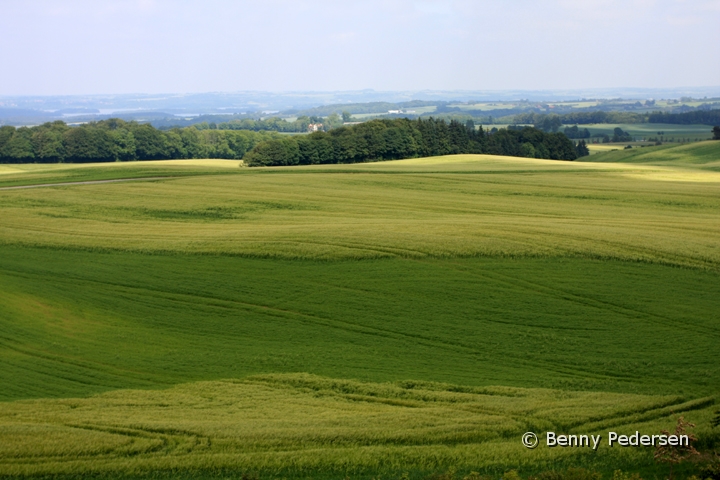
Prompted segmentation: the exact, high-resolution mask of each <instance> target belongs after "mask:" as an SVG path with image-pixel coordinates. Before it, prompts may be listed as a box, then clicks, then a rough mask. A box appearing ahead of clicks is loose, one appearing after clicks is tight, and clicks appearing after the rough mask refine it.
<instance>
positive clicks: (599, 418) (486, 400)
mask: <svg viewBox="0 0 720 480" xmlns="http://www.w3.org/2000/svg"><path fill="white" fill-rule="evenodd" d="M711 402H712V399H707V398H706V399H698V400H696V401H690V402H689V401H687V400H686V399H683V398H682V397H678V396H642V395H628V394H598V393H582V392H575V393H570V392H564V391H558V390H532V389H520V388H508V387H483V388H472V387H461V386H456V385H450V384H438V383H430V382H398V383H368V382H357V381H350V380H335V379H329V378H324V377H318V376H313V375H306V374H294V375H264V376H255V377H250V378H247V379H244V380H226V381H216V382H199V383H191V384H184V385H179V386H176V387H173V388H171V389H167V390H159V391H142V390H120V391H116V392H112V393H106V394H102V395H98V396H94V397H90V398H70V399H63V400H53V401H43V400H35V401H21V402H13V403H6V404H0V475H42V474H55V475H57V474H60V475H62V474H74V473H77V472H83V473H84V474H86V475H87V474H93V473H94V474H110V475H112V476H121V475H128V474H134V475H140V474H142V473H143V472H147V471H153V472H158V471H160V472H162V471H168V472H174V474H175V475H177V474H178V473H179V472H183V471H196V472H197V471H198V470H200V471H203V470H207V471H209V473H210V474H212V472H222V471H223V470H234V471H245V472H247V471H251V472H258V473H261V474H264V475H268V474H271V475H293V474H294V473H296V472H299V471H301V472H302V471H304V472H315V474H316V475H318V474H320V475H329V476H333V475H335V476H337V475H350V476H357V475H363V474H365V475H367V474H368V473H371V472H376V471H378V470H382V471H385V472H388V473H390V472H395V473H396V474H400V473H401V472H403V471H420V472H423V471H424V472H432V471H443V470H446V469H448V468H456V469H460V470H461V471H468V470H470V469H477V467H478V465H483V466H484V467H485V471H495V472H502V471H504V470H503V469H507V468H510V467H513V468H518V467H519V468H521V469H523V468H528V466H531V467H530V468H537V467H538V466H546V467H554V468H558V467H559V466H561V465H564V464H565V465H567V464H572V463H573V462H576V461H577V458H578V457H581V456H582V455H583V454H584V453H586V452H583V451H582V449H559V448H556V449H549V448H546V447H543V446H541V447H539V448H537V449H536V450H527V449H525V448H524V447H523V446H522V445H521V443H520V441H519V439H520V436H521V435H522V434H523V433H524V432H526V431H528V430H537V431H547V430H553V431H562V432H566V433H582V434H590V433H592V434H601V435H604V436H606V432H607V431H608V429H611V430H613V431H617V432H623V433H634V432H635V431H636V430H638V429H639V430H642V431H647V432H655V431H658V430H659V429H660V428H663V427H665V426H667V425H671V424H672V422H673V419H674V415H677V414H681V413H682V414H685V415H687V414H688V413H690V414H691V415H692V414H695V416H697V415H698V414H704V415H707V412H705V413H702V412H703V410H702V409H703V408H706V407H707V405H708V404H709V403H711ZM603 447H605V448H602V447H601V448H600V450H599V451H598V453H597V455H595V456H594V458H593V460H592V462H591V464H593V465H595V466H599V467H602V466H603V465H604V464H614V465H618V464H620V465H623V464H625V465H629V464H630V463H631V462H636V463H640V464H644V463H647V462H648V458H647V457H648V452H646V451H644V449H634V451H627V450H624V451H623V450H619V449H609V448H607V447H606V446H603Z"/></svg>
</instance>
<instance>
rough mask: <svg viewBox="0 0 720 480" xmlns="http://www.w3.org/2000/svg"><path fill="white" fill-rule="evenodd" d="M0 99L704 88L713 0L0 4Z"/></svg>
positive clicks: (710, 66)
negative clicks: (1, 66)
mask: <svg viewBox="0 0 720 480" xmlns="http://www.w3.org/2000/svg"><path fill="white" fill-rule="evenodd" d="M4 3H5V4H4V14H3V16H2V17H0V40H1V41H2V42H3V44H4V45H9V46H10V48H5V49H4V52H3V53H4V57H5V66H6V72H8V74H6V75H4V76H2V78H0V96H35V95H38V96H43V95H44V96H47V95H98V94H105V95H122V94H138V93H144V94H171V93H177V94H193V93H207V92H250V91H256V92H344V91H361V90H366V89H372V90H375V91H424V90H431V91H432V90H441V91H453V90H457V91H508V90H519V91H543V90H550V91H552V90H555V91H556V90H592V89H612V88H655V89H667V88H697V87H712V86H714V85H717V84H718V83H720V82H719V80H720V62H717V61H713V60H712V58H713V57H711V54H710V49H711V47H712V46H713V45H717V44H718V43H719V42H720V29H718V28H717V25H718V24H720V2H716V1H708V0H697V1H687V0H684V1H683V0H675V1H670V0H629V1H623V2H621V1H619V0H591V1H586V2H571V1H568V0H547V1H544V2H531V1H529V0H517V1H515V2H513V3H512V4H511V5H508V4H507V3H500V2H492V1H468V0H461V1H460V0H458V1H448V2H440V1H432V0H424V1H413V0H387V1H382V2H380V1H378V0H371V1H366V2H361V3H360V2H353V3H349V2H342V3H340V2H332V1H329V0H317V1H292V2H291V1H286V0H271V1H267V2H263V3H262V4H257V3H251V2H247V1H229V0H210V1H205V2H202V3H200V2H191V1H184V2H170V1H169V0H126V1H123V0H109V1H106V2H90V1H88V0H73V1H67V2H62V3H61V4H58V3H56V2H51V1H47V0H30V1H23V2H20V1H16V0H10V1H8V2H4Z"/></svg>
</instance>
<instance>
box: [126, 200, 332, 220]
mask: <svg viewBox="0 0 720 480" xmlns="http://www.w3.org/2000/svg"><path fill="white" fill-rule="evenodd" d="M317 209H318V207H314V206H310V205H306V204H296V203H290V202H259V201H250V202H244V203H242V204H241V205H224V206H217V207H204V208H196V209H183V210H180V209H178V210H175V209H150V208H134V209H128V210H132V216H134V217H138V216H139V217H145V218H152V219H157V220H179V221H183V220H185V221H221V220H243V219H248V218H250V217H251V216H252V215H253V214H258V213H263V212H267V211H290V210H317Z"/></svg>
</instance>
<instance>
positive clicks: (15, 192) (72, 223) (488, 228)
mask: <svg viewBox="0 0 720 480" xmlns="http://www.w3.org/2000/svg"><path fill="white" fill-rule="evenodd" d="M592 160H598V161H593V162H590V161H587V162H556V161H547V160H531V159H519V158H509V157H491V156H472V155H466V156H450V157H441V158H429V159H413V160H402V161H394V162H382V163H374V164H356V165H333V166H312V167H293V168H269V169H255V168H253V169H248V168H237V166H238V162H236V161H235V162H224V161H192V162H168V163H163V162H147V163H146V162H136V163H133V164H113V165H83V166H78V165H74V166H69V165H62V166H49V165H48V166H41V165H38V166H14V165H13V166H7V165H2V166H0V183H2V185H0V186H15V185H29V184H44V183H58V182H68V181H88V180H103V179H128V178H140V179H142V178H145V180H143V181H137V182H134V181H128V182H122V183H107V184H87V185H70V186H51V187H43V188H33V189H12V190H0V385H2V386H3V388H2V389H0V477H2V476H5V477H28V476H30V477H32V476H47V475H51V476H57V477H58V478H74V477H76V476H78V475H94V476H98V477H108V478H116V477H128V478H134V477H141V478H147V477H158V478H191V477H192V478H223V477H234V476H239V475H242V474H250V475H258V476H260V477H261V478H266V477H273V478H339V477H341V476H349V477H351V478H355V477H363V478H370V477H375V478H379V477H380V476H382V477H385V478H399V477H400V476H401V475H403V473H405V472H407V474H408V475H409V476H410V477H411V478H423V477H424V476H427V475H430V474H433V473H442V472H447V471H457V472H458V473H457V478H462V476H463V475H465V474H467V473H468V472H471V471H475V472H480V473H482V474H488V475H491V476H493V477H495V478H497V477H498V476H500V475H501V474H502V473H503V472H506V471H508V470H510V469H518V470H519V471H520V473H521V474H522V475H527V474H531V473H537V472H539V471H543V470H549V469H562V468H567V467H573V466H581V467H584V468H590V469H597V470H599V471H601V472H604V473H605V474H606V476H607V475H610V474H611V473H612V471H613V470H615V469H618V468H621V469H623V470H628V471H640V472H642V473H643V474H644V475H645V478H655V477H657V478H660V476H662V475H663V474H664V472H665V470H663V468H664V467H659V466H656V465H655V464H654V462H653V460H652V449H609V448H601V449H600V450H598V451H597V452H593V451H591V450H583V449H549V448H547V447H538V448H537V449H536V450H528V449H525V448H524V447H523V446H522V444H521V443H520V437H521V436H522V434H523V433H524V432H526V431H528V430H535V431H537V432H538V433H540V432H544V431H547V430H555V431H559V432H568V433H584V434H589V433H603V434H604V433H605V432H607V431H608V429H612V430H615V431H618V432H631V433H632V432H634V431H635V430H641V431H642V432H643V433H645V432H647V433H657V432H659V430H661V429H663V428H671V427H673V426H674V423H675V420H676V418H677V416H678V415H680V414H682V415H684V416H685V417H686V418H689V419H690V420H691V421H694V422H695V423H696V424H697V428H696V430H695V432H696V434H697V435H698V436H699V438H700V442H701V444H702V446H703V448H705V449H712V448H717V446H718V445H720V429H719V428H714V429H713V428H712V427H711V426H710V418H711V416H712V412H713V411H714V410H716V409H717V406H716V405H714V403H715V402H716V401H717V395H718V393H719V387H720V364H718V361H717V358H718V353H720V351H719V349H718V344H719V342H720V314H718V312H720V281H719V280H720V172H718V171H717V168H716V167H717V162H718V161H720V142H714V143H710V142H706V143H701V144H693V145H686V146H675V147H666V146H662V147H654V148H646V149H633V150H628V151H623V152H609V153H602V154H597V155H594V156H593V157H592ZM147 177H162V178H156V179H148V178H147ZM166 177H167V178H166Z"/></svg>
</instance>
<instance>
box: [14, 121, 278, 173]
mask: <svg viewBox="0 0 720 480" xmlns="http://www.w3.org/2000/svg"><path fill="white" fill-rule="evenodd" d="M278 136H279V135H278V134H277V133H271V132H252V131H235V130H210V129H207V130H199V129H197V128H194V127H188V128H175V129H171V130H167V131H161V130H158V129H156V128H154V127H153V126H152V125H149V124H140V123H137V122H125V121H123V120H120V119H110V120H103V121H100V122H92V123H88V124H85V125H81V126H78V127H70V126H68V125H67V124H65V123H64V122H62V121H59V120H58V121H55V122H48V123H45V124H43V125H39V126H36V127H20V128H17V129H16V128H15V127H9V126H5V127H1V128H0V163H57V162H68V163H81V162H114V161H131V160H165V159H170V158H227V159H240V158H243V156H244V155H245V154H246V153H247V152H248V151H250V150H251V149H252V148H253V147H255V145H257V144H258V143H260V142H262V141H265V140H269V139H272V138H276V137H278Z"/></svg>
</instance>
